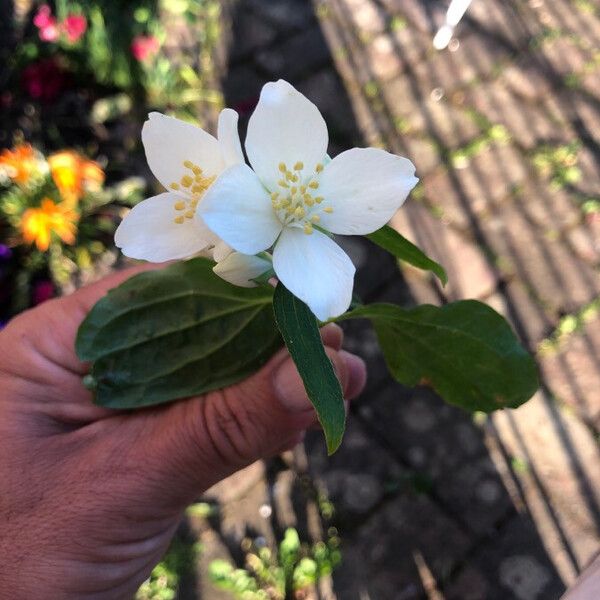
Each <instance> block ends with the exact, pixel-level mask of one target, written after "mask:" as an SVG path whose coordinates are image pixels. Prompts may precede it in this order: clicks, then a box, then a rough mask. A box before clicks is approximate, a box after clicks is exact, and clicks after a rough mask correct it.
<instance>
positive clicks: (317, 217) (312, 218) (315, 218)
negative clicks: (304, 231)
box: [310, 215, 321, 223]
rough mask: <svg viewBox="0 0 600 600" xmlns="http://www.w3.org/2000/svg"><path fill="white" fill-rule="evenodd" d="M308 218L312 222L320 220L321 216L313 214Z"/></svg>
mask: <svg viewBox="0 0 600 600" xmlns="http://www.w3.org/2000/svg"><path fill="white" fill-rule="evenodd" d="M310 220H311V221H312V222H313V223H318V222H319V221H320V220H321V217H320V216H319V215H313V216H312V217H311V218H310Z"/></svg>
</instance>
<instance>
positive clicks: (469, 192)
mask: <svg viewBox="0 0 600 600" xmlns="http://www.w3.org/2000/svg"><path fill="white" fill-rule="evenodd" d="M527 176H528V170H527V165H524V164H523V160H522V157H521V155H520V154H519V153H518V151H517V150H516V149H515V148H513V147H511V146H504V145H497V144H494V145H490V146H489V147H488V148H487V149H485V150H483V151H482V152H480V153H479V154H477V155H476V156H474V157H473V158H471V159H470V160H469V162H468V163H467V164H466V165H465V166H464V168H462V166H461V168H448V169H438V170H437V171H435V172H433V173H431V174H430V175H428V176H427V177H425V178H424V179H423V189H424V192H425V198H426V202H427V203H428V204H429V205H430V206H432V207H433V208H434V209H435V210H436V211H439V212H440V213H441V215H442V219H443V220H446V222H448V223H451V224H453V225H456V226H457V227H459V228H460V229H463V230H471V232H472V235H475V234H476V233H477V232H476V230H477V229H479V225H478V223H479V222H484V221H485V219H486V218H487V216H488V215H489V213H490V209H491V205H492V203H494V204H495V203H499V202H500V201H502V200H504V199H505V198H507V197H508V196H510V194H512V193H513V190H514V189H515V188H516V187H517V186H519V185H520V184H522V183H523V182H524V181H525V180H526V178H527Z"/></svg>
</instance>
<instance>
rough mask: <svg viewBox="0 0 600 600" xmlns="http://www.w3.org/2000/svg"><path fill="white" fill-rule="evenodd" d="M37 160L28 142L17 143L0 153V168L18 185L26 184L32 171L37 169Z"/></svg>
mask: <svg viewBox="0 0 600 600" xmlns="http://www.w3.org/2000/svg"><path fill="white" fill-rule="evenodd" d="M38 163H39V160H38V158H37V156H36V153H35V151H34V149H33V148H32V147H31V146H30V145H29V144H18V145H17V146H15V147H14V148H13V149H12V150H9V149H8V148H7V149H6V150H3V151H2V152H1V153H0V169H1V170H4V171H5V172H6V174H7V175H8V176H9V177H10V178H11V179H12V180H13V181H14V182H15V183H18V184H19V185H26V184H27V183H28V181H29V178H30V177H31V175H32V173H34V172H35V171H37V170H38Z"/></svg>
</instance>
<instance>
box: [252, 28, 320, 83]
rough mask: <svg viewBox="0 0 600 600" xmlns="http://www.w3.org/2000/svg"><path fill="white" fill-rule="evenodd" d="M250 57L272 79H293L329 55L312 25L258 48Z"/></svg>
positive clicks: (312, 68) (308, 70)
mask: <svg viewBox="0 0 600 600" xmlns="http://www.w3.org/2000/svg"><path fill="white" fill-rule="evenodd" d="M254 59H255V61H256V63H257V64H258V65H259V66H260V67H261V68H262V69H264V70H265V71H267V72H268V73H269V74H270V75H271V76H272V77H273V78H274V79H277V78H279V77H281V76H282V75H285V77H286V78H287V79H289V80H291V81H294V80H296V79H299V78H301V77H303V76H307V75H310V74H311V73H312V72H314V70H315V69H318V68H319V67H322V66H324V65H325V64H327V63H328V62H329V60H330V54H329V48H328V47H327V44H326V43H325V40H324V39H323V35H322V33H321V29H320V28H319V26H318V25H314V26H313V27H311V28H310V29H307V30H305V31H300V32H298V33H297V34H294V35H293V36H291V37H290V38H289V39H288V40H286V41H285V42H283V43H282V44H281V45H278V46H276V47H269V48H265V49H263V50H260V51H258V52H257V53H256V55H255V57H254Z"/></svg>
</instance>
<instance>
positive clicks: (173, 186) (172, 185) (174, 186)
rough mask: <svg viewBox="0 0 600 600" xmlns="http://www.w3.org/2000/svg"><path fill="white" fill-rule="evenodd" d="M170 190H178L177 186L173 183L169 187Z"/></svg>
mask: <svg viewBox="0 0 600 600" xmlns="http://www.w3.org/2000/svg"><path fill="white" fill-rule="evenodd" d="M169 187H170V188H171V189H172V190H178V189H179V184H178V183H175V182H173V183H172V184H171V185H170V186H169Z"/></svg>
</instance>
